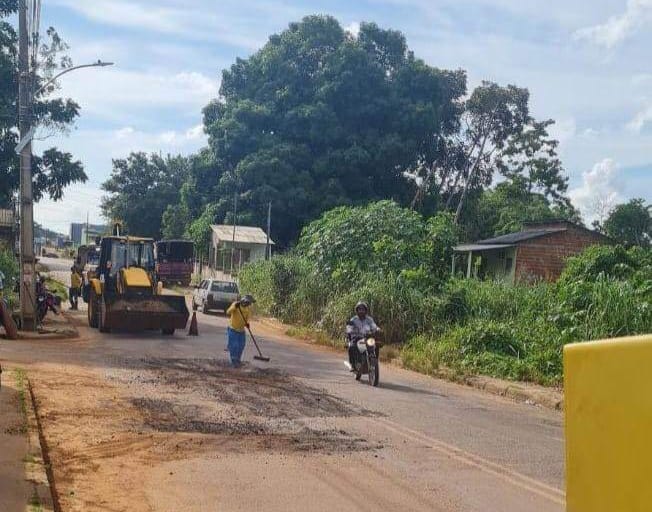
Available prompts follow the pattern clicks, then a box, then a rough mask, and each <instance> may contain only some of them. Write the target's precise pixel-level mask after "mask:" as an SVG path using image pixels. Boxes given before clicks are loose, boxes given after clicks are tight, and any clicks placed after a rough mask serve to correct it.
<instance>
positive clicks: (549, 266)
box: [453, 221, 611, 283]
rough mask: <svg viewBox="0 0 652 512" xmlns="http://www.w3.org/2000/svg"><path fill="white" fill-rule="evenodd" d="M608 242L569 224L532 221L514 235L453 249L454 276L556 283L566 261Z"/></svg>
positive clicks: (595, 234) (582, 228)
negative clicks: (462, 274)
mask: <svg viewBox="0 0 652 512" xmlns="http://www.w3.org/2000/svg"><path fill="white" fill-rule="evenodd" d="M609 243H611V240H610V239H609V238H607V237H605V236H604V235H602V234H600V233H598V232H596V231H592V230H590V229H587V228H585V227H583V226H580V225H578V224H574V223H572V222H568V221H548V222H532V223H528V224H525V226H524V228H523V230H522V231H519V232H517V233H510V234H508V235H503V236H498V237H495V238H489V239H486V240H479V241H477V242H473V243H471V244H463V245H459V246H457V247H455V254H454V256H453V273H454V274H455V273H457V272H458V271H463V272H464V274H465V275H466V276H467V277H479V278H490V279H502V280H505V281H507V282H510V283H514V282H535V281H556V280H557V279H558V278H559V276H560V275H561V273H562V271H563V270H564V267H565V265H566V259H567V258H569V257H571V256H575V255H577V254H579V253H581V252H582V251H584V249H586V248H587V247H589V246H591V245H600V244H609Z"/></svg>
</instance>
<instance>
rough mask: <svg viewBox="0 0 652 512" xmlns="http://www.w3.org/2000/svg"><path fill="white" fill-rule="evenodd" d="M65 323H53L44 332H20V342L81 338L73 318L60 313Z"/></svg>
mask: <svg viewBox="0 0 652 512" xmlns="http://www.w3.org/2000/svg"><path fill="white" fill-rule="evenodd" d="M60 315H61V317H62V318H63V321H57V322H53V324H51V325H50V326H48V327H46V328H45V329H44V330H43V331H42V332H36V333H33V332H25V331H18V340H19V341H34V340H39V341H50V340H51V341H57V340H72V339H75V338H79V331H78V330H77V329H76V328H75V326H74V325H73V323H72V320H71V318H70V317H69V316H68V315H67V314H66V313H65V312H63V311H62V312H61V313H60Z"/></svg>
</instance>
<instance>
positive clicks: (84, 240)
mask: <svg viewBox="0 0 652 512" xmlns="http://www.w3.org/2000/svg"><path fill="white" fill-rule="evenodd" d="M100 228H101V229H97V226H89V228H88V230H87V229H86V226H84V228H83V229H82V236H81V244H80V245H94V244H95V239H96V238H97V237H102V236H103V235H104V234H105V233H106V229H105V227H104V226H101V227H100Z"/></svg>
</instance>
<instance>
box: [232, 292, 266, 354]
mask: <svg viewBox="0 0 652 512" xmlns="http://www.w3.org/2000/svg"><path fill="white" fill-rule="evenodd" d="M236 308H238V311H239V312H240V316H241V317H242V321H243V322H244V323H245V327H246V328H247V330H248V331H249V336H251V341H253V342H254V345H255V346H256V350H258V355H259V356H260V357H263V353H262V352H261V351H260V347H259V346H258V343H257V342H256V338H255V336H254V333H253V332H251V327H249V322H247V320H246V319H245V317H244V313H243V312H242V309H240V304H238V305H237V306H236Z"/></svg>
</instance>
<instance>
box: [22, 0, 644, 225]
mask: <svg viewBox="0 0 652 512" xmlns="http://www.w3.org/2000/svg"><path fill="white" fill-rule="evenodd" d="M589 6H590V7H589ZM313 13H327V14H332V15H334V16H335V17H337V18H338V19H339V20H340V22H341V23H342V25H343V26H345V27H348V28H349V29H350V30H352V31H355V29H356V26H357V24H358V23H359V22H360V21H375V22H377V23H378V24H379V25H381V26H383V27H386V28H394V29H398V30H401V31H402V32H404V33H405V35H406V36H407V39H408V44H409V45H410V47H411V48H412V49H413V50H414V51H415V53H416V55H417V56H418V57H421V58H423V59H424V60H425V61H426V62H428V63H429V64H431V65H433V66H437V67H442V68H463V69H465V70H467V72H468V75H469V82H470V86H474V85H476V84H478V83H479V82H480V81H481V80H483V79H488V80H494V81H497V82H499V83H501V84H507V83H514V84H516V85H519V86H524V87H528V88H529V89H530V91H531V95H532V108H533V111H534V114H535V115H536V116H537V117H540V118H553V119H555V120H556V121H557V126H556V127H555V129H554V134H555V135H556V136H557V137H558V138H559V140H560V141H561V146H560V152H561V156H562V159H563V161H564V164H565V168H566V170H567V172H568V174H569V176H570V178H571V193H570V194H571V197H572V199H573V201H574V202H575V203H576V205H577V206H578V207H580V208H581V209H582V211H583V213H584V216H585V219H587V220H590V219H592V218H595V216H596V215H598V213H597V212H599V211H600V210H601V209H602V210H604V209H605V205H606V206H608V205H610V204H613V203H615V202H620V201H623V200H626V199H628V198H631V197H644V198H646V199H647V200H648V201H650V200H652V61H650V58H649V57H650V52H649V48H650V47H652V30H650V28H652V0H593V1H591V2H587V1H585V0H563V1H562V0H545V1H544V0H526V1H523V0H362V1H356V2H352V1H350V0H349V1H342V0H331V1H328V0H321V1H317V0H313V1H307V0H238V1H236V0H85V1H79V0H43V14H42V24H43V26H44V27H47V26H50V25H52V26H55V27H56V28H57V30H58V31H59V33H60V34H61V35H62V36H63V37H64V39H65V40H66V41H67V42H68V43H69V45H70V47H71V50H70V54H71V56H72V57H73V60H74V62H75V63H76V64H81V63H85V62H91V61H94V60H97V59H98V58H101V59H103V60H111V61H115V62H116V66H115V67H113V68H106V69H92V70H87V71H80V72H78V73H77V74H74V75H73V74H71V75H69V76H68V77H66V78H64V79H63V80H62V82H61V91H60V94H62V95H66V96H70V97H72V98H74V99H75V100H77V101H78V102H79V103H80V105H81V106H82V115H81V118H80V119H79V122H78V123H77V126H76V128H75V129H73V130H72V131H71V133H70V134H68V135H67V136H65V137H56V138H49V139H47V140H46V141H44V142H40V143H39V144H38V145H37V147H36V151H38V150H39V148H41V149H42V148H44V147H46V146H49V145H52V144H56V145H59V146H60V147H63V148H65V149H67V150H69V151H71V152H72V153H73V154H74V155H75V156H76V157H77V158H79V159H81V160H82V161H83V162H84V164H85V166H86V170H87V173H88V175H89V177H90V181H89V183H87V184H85V185H83V186H75V187H72V188H71V189H70V190H69V191H68V193H67V194H66V200H65V201H64V202H62V203H57V204H54V203H51V202H49V201H43V202H42V203H41V204H39V205H37V206H36V210H35V216H36V220H37V221H38V222H41V223H42V224H45V225H47V226H49V227H52V228H55V229H57V230H59V231H62V232H67V230H68V225H69V223H70V222H75V221H80V220H85V218H86V214H87V212H88V213H89V215H90V219H91V221H98V220H100V212H99V209H98V208H97V205H98V204H99V198H100V197H101V195H102V194H101V191H100V190H99V185H100V184H101V183H102V181H104V180H105V179H106V178H107V177H108V176H109V174H110V171H111V159H112V158H118V157H124V156H126V155H127V154H128V153H129V152H130V151H132V150H143V151H147V152H162V153H163V154H166V153H191V152H193V151H195V150H197V149H198V148H200V147H201V146H203V145H204V144H205V143H206V138H205V136H204V134H203V132H202V130H201V108H202V107H203V106H204V105H205V104H206V103H207V102H208V101H209V100H210V99H212V98H214V97H216V96H217V94H218V90H219V81H220V76H221V71H222V69H224V68H225V67H228V66H229V65H230V64H231V63H232V62H233V61H234V60H235V58H236V57H246V56H248V55H250V54H251V53H253V52H255V51H256V49H257V48H259V47H260V46H261V45H263V44H264V43H265V41H266V40H267V37H268V36H269V35H270V34H272V33H276V32H279V31H281V30H283V29H284V28H285V27H286V26H287V24H288V23H289V22H291V21H295V20H299V19H301V17H302V16H304V15H306V14H313ZM600 205H601V207H600Z"/></svg>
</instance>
